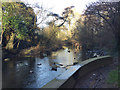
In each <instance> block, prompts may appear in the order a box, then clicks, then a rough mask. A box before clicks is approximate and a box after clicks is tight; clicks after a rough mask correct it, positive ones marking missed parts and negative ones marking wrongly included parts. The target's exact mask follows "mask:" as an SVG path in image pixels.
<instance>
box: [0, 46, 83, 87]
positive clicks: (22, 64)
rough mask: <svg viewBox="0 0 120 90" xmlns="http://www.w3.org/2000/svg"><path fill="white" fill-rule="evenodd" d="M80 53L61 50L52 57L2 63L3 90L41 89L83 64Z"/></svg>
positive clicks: (13, 59)
mask: <svg viewBox="0 0 120 90" xmlns="http://www.w3.org/2000/svg"><path fill="white" fill-rule="evenodd" d="M80 55H81V54H80V52H77V53H76V52H75V51H74V50H72V49H68V48H65V49H61V50H59V51H56V52H52V54H51V55H50V56H45V57H44V58H40V57H35V58H33V57H19V58H18V57H16V58H12V59H10V60H9V61H3V63H2V87H3V88H41V87H43V86H44V85H45V84H47V83H48V82H49V81H51V80H53V79H54V78H55V77H57V76H59V75H60V74H62V73H63V72H65V71H66V70H67V69H68V68H70V67H71V66H72V65H73V63H74V62H81V60H80Z"/></svg>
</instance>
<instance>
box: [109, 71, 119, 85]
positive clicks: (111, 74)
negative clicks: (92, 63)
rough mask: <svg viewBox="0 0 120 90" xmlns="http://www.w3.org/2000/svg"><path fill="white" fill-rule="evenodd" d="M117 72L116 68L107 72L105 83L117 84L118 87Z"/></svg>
mask: <svg viewBox="0 0 120 90" xmlns="http://www.w3.org/2000/svg"><path fill="white" fill-rule="evenodd" d="M119 73H120V72H118V70H113V71H111V72H109V76H108V79H107V83H108V84H114V85H118V86H119V87H120V80H119V79H118V75H119Z"/></svg>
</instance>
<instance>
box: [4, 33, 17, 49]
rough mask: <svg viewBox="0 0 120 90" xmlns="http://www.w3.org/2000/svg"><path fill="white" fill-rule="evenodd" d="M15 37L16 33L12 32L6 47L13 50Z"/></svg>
mask: <svg viewBox="0 0 120 90" xmlns="http://www.w3.org/2000/svg"><path fill="white" fill-rule="evenodd" d="M14 37H15V34H14V33H13V32H12V33H11V36H10V40H9V41H8V43H7V45H6V49H8V50H11V49H13V48H14Z"/></svg>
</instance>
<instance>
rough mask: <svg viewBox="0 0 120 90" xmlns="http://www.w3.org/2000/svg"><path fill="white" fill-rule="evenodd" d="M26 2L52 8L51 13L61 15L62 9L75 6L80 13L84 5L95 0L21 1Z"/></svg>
mask: <svg viewBox="0 0 120 90" xmlns="http://www.w3.org/2000/svg"><path fill="white" fill-rule="evenodd" d="M22 1H27V2H28V3H30V4H33V3H38V4H40V5H41V4H42V5H43V7H46V8H52V11H53V12H54V13H57V14H61V12H62V11H63V10H64V8H66V7H68V6H75V9H76V11H77V12H79V13H82V11H83V10H84V9H85V7H86V4H88V3H90V2H95V1H97V0H22Z"/></svg>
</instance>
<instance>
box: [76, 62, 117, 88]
mask: <svg viewBox="0 0 120 90" xmlns="http://www.w3.org/2000/svg"><path fill="white" fill-rule="evenodd" d="M114 69H117V64H116V63H114V64H111V65H109V66H105V67H102V68H99V69H97V70H95V71H93V72H90V73H88V74H87V75H85V76H84V77H83V78H82V79H79V80H78V81H77V82H76V85H75V87H74V88H116V87H117V86H116V85H112V84H108V83H107V82H106V80H107V79H108V73H109V72H110V71H112V70H114Z"/></svg>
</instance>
